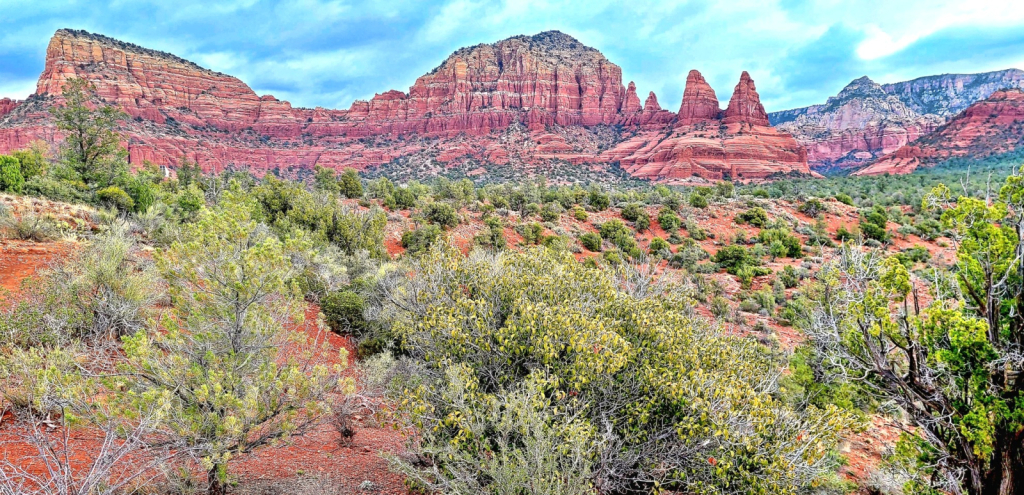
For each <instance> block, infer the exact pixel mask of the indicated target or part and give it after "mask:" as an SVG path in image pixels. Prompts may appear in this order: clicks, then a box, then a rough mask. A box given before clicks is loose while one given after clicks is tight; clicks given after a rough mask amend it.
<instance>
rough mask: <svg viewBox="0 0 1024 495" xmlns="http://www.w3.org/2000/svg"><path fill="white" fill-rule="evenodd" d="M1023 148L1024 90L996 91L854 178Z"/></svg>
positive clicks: (905, 170) (907, 170)
mask: <svg viewBox="0 0 1024 495" xmlns="http://www.w3.org/2000/svg"><path fill="white" fill-rule="evenodd" d="M1022 147H1024V91H1022V90H1020V89H1008V90H1003V91H996V92H995V93H992V95H991V96H989V97H988V98H986V99H984V100H981V101H979V102H977V103H975V104H973V105H971V106H970V107H968V108H967V109H966V110H964V111H963V112H961V113H960V114H958V115H957V116H956V117H954V118H953V119H951V120H950V121H949V122H948V123H947V124H945V125H943V126H942V127H939V128H938V129H937V130H935V132H933V133H931V134H928V135H926V136H923V137H921V138H920V139H918V140H916V141H914V142H912V143H910V144H908V145H906V146H903V147H901V148H899V149H898V150H896V151H895V152H893V153H891V154H889V155H886V156H884V157H882V158H880V159H879V160H878V161H876V162H874V163H872V164H870V165H868V166H867V167H865V168H863V169H861V170H858V171H856V172H854V174H855V175H878V174H884V173H891V174H904V173H910V172H912V171H913V170H914V169H916V168H917V167H920V166H929V165H934V164H935V163H937V162H939V161H941V160H944V159H948V158H955V157H965V156H969V157H972V158H984V157H988V156H993V155H999V154H1003V153H1008V152H1011V151H1015V150H1020V149H1022Z"/></svg>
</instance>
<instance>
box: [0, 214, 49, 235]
mask: <svg viewBox="0 0 1024 495" xmlns="http://www.w3.org/2000/svg"><path fill="white" fill-rule="evenodd" d="M59 231H60V229H59V228H57V226H56V224H55V222H54V221H53V220H52V219H51V218H49V217H46V216H43V215H37V214H36V213H33V212H25V213H22V214H21V215H20V216H17V217H15V216H13V215H10V214H5V215H2V216H0V234H3V237H8V238H11V239H19V240H22V241H34V242H44V241H49V240H52V239H54V238H55V237H56V236H57V234H58V233H59Z"/></svg>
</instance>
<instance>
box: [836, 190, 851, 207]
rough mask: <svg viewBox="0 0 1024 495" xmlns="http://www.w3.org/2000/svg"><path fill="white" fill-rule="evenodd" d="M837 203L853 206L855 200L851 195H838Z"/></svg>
mask: <svg viewBox="0 0 1024 495" xmlns="http://www.w3.org/2000/svg"><path fill="white" fill-rule="evenodd" d="M836 201H838V202H840V203H842V204H844V205H849V206H853V198H851V197H850V195H849V194H846V193H839V194H836Z"/></svg>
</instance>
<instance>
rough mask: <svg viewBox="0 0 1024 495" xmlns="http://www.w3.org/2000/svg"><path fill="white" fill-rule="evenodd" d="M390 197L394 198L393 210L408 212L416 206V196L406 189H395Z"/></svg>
mask: <svg viewBox="0 0 1024 495" xmlns="http://www.w3.org/2000/svg"><path fill="white" fill-rule="evenodd" d="M392 197H393V198H394V204H395V208H398V209H401V210H408V209H410V208H412V207H414V206H416V194H415V193H413V192H412V190H411V189H409V188H408V187H400V188H398V189H395V193H394V194H393V195H392Z"/></svg>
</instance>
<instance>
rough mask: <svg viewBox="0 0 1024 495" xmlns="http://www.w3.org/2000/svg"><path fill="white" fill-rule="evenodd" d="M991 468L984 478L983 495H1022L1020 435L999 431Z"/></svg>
mask: <svg viewBox="0 0 1024 495" xmlns="http://www.w3.org/2000/svg"><path fill="white" fill-rule="evenodd" d="M998 433H999V440H998V441H997V442H996V449H995V451H994V452H993V455H992V463H991V467H989V469H988V472H986V476H985V481H984V483H985V487H984V489H983V490H982V494H983V495H1024V483H1022V482H1021V480H1022V476H1024V445H1021V438H1020V435H1017V434H1014V433H1011V432H1007V431H1005V430H1003V431H999V432H998Z"/></svg>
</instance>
